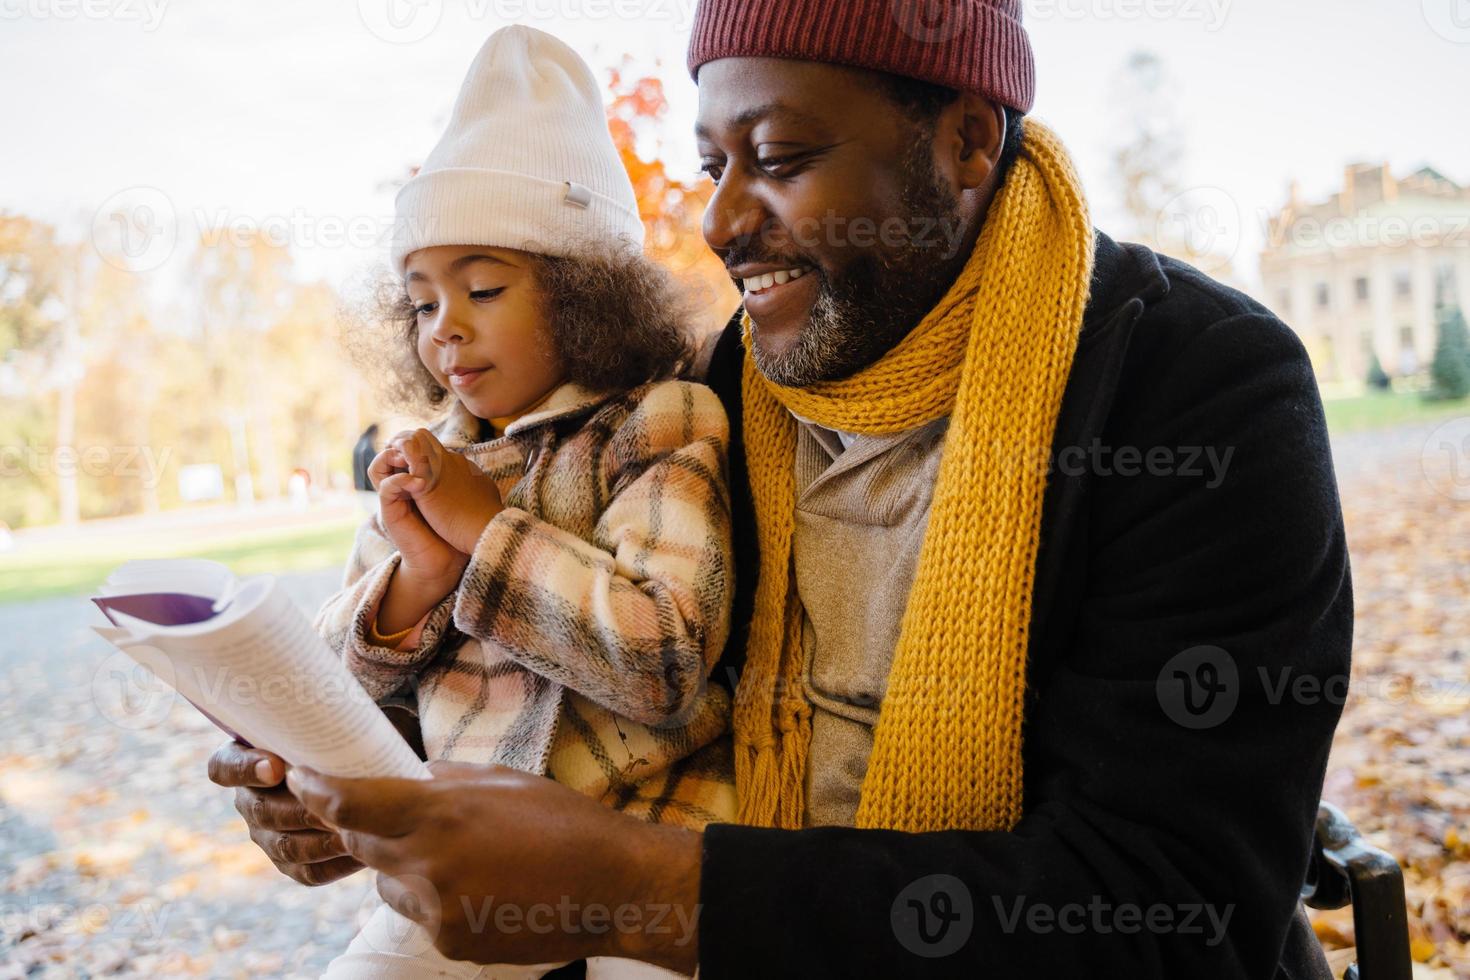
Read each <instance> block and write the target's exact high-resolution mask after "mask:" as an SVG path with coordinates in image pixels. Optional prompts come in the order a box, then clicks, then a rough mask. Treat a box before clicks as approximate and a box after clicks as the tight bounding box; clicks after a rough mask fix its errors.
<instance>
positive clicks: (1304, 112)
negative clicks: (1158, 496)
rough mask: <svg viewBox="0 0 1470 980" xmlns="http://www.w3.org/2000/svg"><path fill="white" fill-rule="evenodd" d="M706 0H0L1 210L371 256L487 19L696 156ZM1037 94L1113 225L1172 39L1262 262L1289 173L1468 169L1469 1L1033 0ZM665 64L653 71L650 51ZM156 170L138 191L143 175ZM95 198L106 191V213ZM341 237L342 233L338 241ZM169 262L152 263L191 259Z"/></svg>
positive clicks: (1199, 173) (1218, 179) (1204, 182)
mask: <svg viewBox="0 0 1470 980" xmlns="http://www.w3.org/2000/svg"><path fill="white" fill-rule="evenodd" d="M691 8H692V0H330V2H328V0H313V2H309V3H308V2H304V0H250V2H248V3H225V2H205V0H171V2H170V0H0V92H3V93H4V95H3V97H0V134H3V136H0V209H5V210H11V211H19V212H21V213H24V214H28V215H32V216H36V217H40V218H43V219H46V220H49V221H52V222H54V223H56V224H58V225H59V226H61V227H62V229H63V231H64V233H65V234H67V235H68V236H69V237H75V238H82V237H85V236H87V235H89V234H90V233H91V228H92V226H93V221H94V216H95V215H96V214H97V213H98V209H99V207H103V206H104V205H108V206H109V207H110V206H111V205H110V204H109V202H116V201H118V200H124V201H127V200H135V199H137V198H138V196H139V195H142V196H143V199H144V200H145V201H147V202H149V203H150V204H155V205H156V206H157V210H158V211H159V212H160V213H161V214H162V215H163V217H164V218H167V217H168V216H169V214H170V212H171V214H172V216H173V217H174V218H175V219H177V222H178V227H180V228H181V229H183V231H182V233H181V237H183V238H184V239H187V238H188V237H190V236H191V235H192V228H193V227H195V226H197V225H199V224H206V225H209V224H218V223H221V222H227V221H241V222H244V223H257V224H266V225H270V226H271V227H274V228H279V229H283V232H282V233H283V234H286V235H288V236H289V238H290V240H291V242H292V247H293V250H294V251H295V253H296V255H297V257H298V259H299V262H300V268H301V269H302V271H303V274H305V275H310V276H323V277H326V278H328V279H329V280H331V281H333V282H334V283H340V282H342V281H343V280H344V279H346V278H348V277H350V276H351V275H352V274H353V273H354V270H357V269H360V268H361V267H362V266H364V265H365V264H367V263H369V262H371V261H372V260H373V258H374V257H375V255H376V254H377V253H376V252H375V250H374V248H373V247H372V239H373V233H374V230H375V229H377V228H378V227H380V226H381V225H382V223H384V222H386V221H387V220H388V218H389V216H391V211H392V193H391V190H390V189H388V188H386V187H385V183H386V182H387V181H389V180H390V179H392V178H395V177H397V176H398V175H400V174H402V173H403V171H404V169H405V168H406V167H407V166H408V165H409V164H410V163H413V162H416V161H418V160H420V159H422V157H423V156H424V154H425V153H427V151H428V150H429V148H430V147H431V146H432V145H433V143H434V141H435V139H436V138H437V136H438V134H439V132H440V129H441V128H442V126H443V123H444V120H445V118H446V116H447V113H448V109H449V106H450V104H451V102H452V101H453V98H454V95H455V92H456V90H457V88H458V86H459V83H460V81H461V79H462V78H463V75H464V72H465V70H466V68H467V67H468V65H469V62H470V60H471V59H472V58H473V56H474V54H475V52H476V50H477V49H478V48H479V46H480V44H481V43H482V42H483V40H484V39H485V37H487V36H488V35H489V34H490V33H491V32H492V31H494V30H495V29H496V28H498V27H500V26H503V25H504V24H506V23H512V22H520V23H527V24H531V25H533V26H536V27H539V28H542V29H544V30H548V31H551V32H553V33H555V34H557V35H559V36H561V37H562V38H564V39H565V40H566V41H567V42H568V43H570V44H571V45H572V46H573V47H575V48H576V49H577V50H578V51H579V52H581V53H582V55H583V56H584V57H585V58H587V60H588V61H589V62H591V63H592V65H593V67H594V69H597V70H599V71H601V70H602V69H603V68H605V67H606V66H609V65H613V64H616V63H618V62H619V61H621V60H622V58H623V57H624V55H631V56H632V57H633V58H634V60H635V62H636V64H637V65H638V66H640V67H642V68H643V69H644V70H647V71H650V72H652V71H657V72H658V73H659V74H660V75H661V77H663V78H664V79H665V81H666V86H667V89H668V91H669V94H670V96H671V98H672V100H673V103H674V114H673V118H672V120H671V123H670V127H669V132H668V134H667V137H668V138H667V141H666V144H665V146H664V147H663V151H662V155H663V157H664V158H665V160H666V161H668V164H669V166H670V167H671V169H673V170H674V171H675V172H677V173H683V174H692V173H693V172H694V171H695V170H696V169H697V158H696V155H695V153H694V145H693V139H692V137H691V136H690V135H689V130H690V127H691V125H692V120H693V114H694V104H695V89H694V86H693V84H692V82H690V81H689V78H688V76H687V74H686V73H685V71H684V68H683V55H684V48H685V45H686V43H687V39H688V32H689V20H690V17H691V13H692V10H691ZM1026 9H1027V25H1028V27H1029V29H1030V32H1031V36H1032V40H1033V43H1034V45H1035V48H1036V56H1037V70H1038V79H1039V90H1038V97H1037V104H1036V108H1035V110H1034V114H1035V115H1036V116H1038V117H1039V118H1041V119H1043V120H1046V121H1047V122H1049V123H1050V124H1051V125H1052V126H1053V127H1054V128H1055V129H1057V130H1058V131H1059V132H1060V134H1061V135H1062V136H1063V138H1064V139H1065V140H1066V141H1067V142H1068V144H1069V145H1070V147H1071V148H1072V151H1073V153H1074V155H1075V156H1076V158H1077V160H1078V163H1079V166H1080V168H1081V171H1082V174H1083V179H1084V181H1085V183H1086V185H1087V187H1088V191H1089V195H1090V197H1091V198H1092V200H1093V202H1094V212H1095V217H1096V220H1097V222H1098V224H1099V225H1100V226H1101V227H1102V228H1103V229H1104V230H1107V229H1108V228H1109V226H1110V223H1113V222H1115V221H1116V219H1117V214H1116V211H1115V202H1116V180H1115V179H1113V177H1112V175H1111V173H1110V166H1109V160H1110V153H1111V150H1112V148H1113V146H1114V145H1115V144H1116V142H1117V140H1118V127H1117V120H1118V119H1119V112H1120V110H1119V107H1118V105H1117V104H1116V103H1117V101H1118V100H1117V85H1116V79H1117V78H1118V75H1119V72H1120V70H1121V68H1122V66H1123V65H1124V64H1125V62H1126V61H1127V59H1128V58H1129V56H1130V54H1132V53H1133V52H1135V51H1137V50H1140V49H1146V50H1150V51H1153V52H1155V53H1156V54H1158V55H1159V56H1161V57H1162V58H1163V59H1164V61H1165V63H1166V65H1167V68H1168V71H1169V72H1170V75H1171V77H1172V79H1173V83H1172V85H1171V90H1172V91H1173V92H1174V95H1175V99H1176V104H1177V107H1178V111H1179V115H1180V118H1181V120H1182V123H1183V137H1184V140H1185V146H1186V148H1187V155H1186V159H1185V160H1184V162H1183V166H1182V172H1181V173H1180V174H1179V176H1178V182H1179V183H1180V184H1181V185H1182V186H1185V187H1200V188H1211V189H1218V191H1217V190H1208V191H1205V192H1204V193H1205V194H1206V195H1207V196H1208V195H1214V196H1215V198H1217V199H1220V200H1223V201H1224V202H1226V203H1227V204H1228V206H1229V207H1233V208H1235V209H1236V211H1237V213H1238V214H1239V233H1238V238H1239V241H1238V246H1237V248H1236V266H1237V270H1238V273H1239V274H1240V275H1241V276H1243V277H1244V278H1246V279H1247V280H1249V279H1251V278H1252V277H1254V275H1255V259H1254V256H1255V253H1256V252H1257V251H1258V249H1259V246H1260V240H1261V224H1262V220H1263V219H1262V215H1263V214H1264V213H1266V212H1268V211H1270V210H1272V209H1274V208H1276V207H1279V206H1280V204H1281V203H1282V201H1283V200H1284V198H1285V195H1286V189H1287V186H1288V182H1289V181H1290V180H1291V179H1292V178H1296V179H1298V180H1299V181H1300V182H1301V185H1302V187H1303V189H1304V191H1305V192H1306V193H1307V194H1309V195H1320V194H1325V193H1329V192H1331V191H1333V190H1335V189H1336V188H1337V186H1338V184H1339V182H1340V180H1341V176H1342V168H1343V166H1344V164H1346V163H1348V162H1351V161H1381V160H1386V161H1388V162H1389V163H1391V164H1392V165H1393V167H1394V168H1395V170H1396V171H1398V172H1405V171H1407V170H1409V169H1410V168H1415V167H1418V166H1420V165H1423V164H1426V163H1427V164H1431V165H1433V166H1435V167H1436V168H1437V169H1439V170H1440V171H1442V172H1444V173H1445V174H1447V175H1449V176H1450V177H1452V178H1454V179H1456V180H1459V181H1460V182H1462V183H1466V182H1470V126H1467V125H1466V119H1467V114H1466V106H1465V101H1466V98H1467V93H1470V0H1377V2H1368V0H1291V2H1289V3H1287V2H1283V0H1027V3H1026ZM656 66H657V67H656ZM139 188H142V189H143V190H139ZM104 213H107V212H106V209H104ZM343 239H351V241H350V242H348V243H347V244H344V243H343V241H342V240H343ZM181 251H182V250H176V252H175V253H173V254H172V255H171V256H169V255H164V256H163V257H162V258H160V259H159V260H158V262H157V271H156V272H155V273H153V275H154V276H155V277H158V278H159V280H160V281H162V280H163V279H164V278H166V277H167V276H168V275H169V274H170V271H171V270H172V273H173V274H174V276H175V277H176V276H177V273H178V271H179V269H180V268H181V264H180V262H179V254H178V252H181Z"/></svg>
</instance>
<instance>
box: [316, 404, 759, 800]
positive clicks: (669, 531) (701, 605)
mask: <svg viewBox="0 0 1470 980" xmlns="http://www.w3.org/2000/svg"><path fill="white" fill-rule="evenodd" d="M435 435H436V436H437V437H438V438H439V440H440V441H441V442H442V443H443V444H444V446H445V448H447V449H449V450H451V451H456V452H461V453H463V454H465V455H466V456H468V457H469V458H470V459H471V460H472V461H474V462H475V463H476V464H477V465H479V467H480V468H481V469H482V470H484V471H485V472H486V473H488V474H490V475H491V476H492V477H493V478H494V479H495V481H496V483H497V484H498V485H499V488H500V492H501V496H502V498H503V500H504V501H505V504H506V508H505V510H504V511H502V512H501V513H500V514H498V515H497V516H496V517H495V518H494V519H493V520H492V521H491V522H490V523H489V524H488V525H487V526H486V528H485V532H484V534H483V535H481V537H480V540H479V542H478V543H477V544H476V546H475V552H474V554H473V555H471V556H470V561H469V566H468V567H467V568H466V570H465V573H464V576H463V578H462V580H461V582H460V586H459V589H458V590H457V591H456V592H455V593H453V594H451V595H449V596H447V597H446V598H445V599H444V601H443V602H441V603H440V604H439V605H438V606H437V607H436V608H434V609H433V610H432V611H431V612H430V613H429V615H428V617H427V619H426V620H425V622H424V624H423V626H422V629H421V630H420V632H419V634H418V638H417V643H416V645H414V646H412V648H409V649H404V647H407V646H408V643H409V642H412V641H413V637H410V638H409V641H407V642H405V643H404V644H401V645H400V648H399V649H389V648H387V647H383V646H379V645H375V644H373V643H372V642H371V641H370V640H369V636H370V633H369V628H370V626H371V625H372V624H373V623H374V622H375V620H376V617H377V610H378V605H379V603H380V602H381V600H382V597H383V594H384V592H385V591H386V589H387V585H388V581H389V579H390V577H391V576H392V574H393V571H394V569H395V568H396V567H397V566H398V561H399V559H398V554H397V552H396V550H395V549H394V548H393V545H392V543H391V542H390V541H389V539H388V538H387V536H386V534H385V533H384V531H383V527H382V524H381V523H380V521H379V518H378V517H377V515H374V516H373V517H372V518H371V519H370V520H369V521H367V522H366V523H365V524H364V525H363V526H362V528H361V529H360V530H359V531H358V535H357V540H356V544H355V546H354V549H353V553H352V556H351V558H350V559H349V560H348V564H347V570H346V575H345V579H344V585H343V588H342V590H341V591H340V592H338V593H337V594H336V595H335V596H333V597H332V598H331V599H329V600H327V602H326V603H325V604H324V606H323V607H322V609H321V611H320V613H318V615H317V619H316V626H317V629H318V631H319V632H320V633H321V634H322V635H323V636H324V637H325V638H326V639H327V641H328V642H329V643H330V644H331V645H332V646H333V648H334V649H336V650H338V651H339V652H340V653H341V654H342V655H343V657H344V658H345V661H346V663H347V666H348V667H349V668H350V669H351V670H352V672H353V673H354V674H355V675H356V676H357V678H358V679H359V680H360V681H361V682H362V684H363V686H364V687H365V688H366V689H367V691H368V693H369V694H370V695H372V696H373V697H374V698H376V699H378V700H380V701H382V700H388V699H391V698H394V697H395V696H396V695H403V694H405V693H412V694H413V695H415V696H416V700H417V710H418V714H419V723H420V728H421V730H422V732H423V738H424V747H425V749H426V750H427V754H428V757H429V758H430V759H431V760H432V759H447V760H456V761H465V762H476V763H492V762H493V763H499V764H501V765H506V766H513V767H515V768H517V769H521V770H524V771H527V772H537V773H545V774H546V775H548V776H550V777H552V778H554V779H556V780H557V781H558V782H561V783H563V784H566V785H569V786H571V787H572V788H574V789H577V790H579V791H580V792H583V793H586V794H588V795H590V796H594V797H596V798H598V799H600V800H602V801H603V802H604V803H606V804H607V805H609V806H611V807H614V808H615V809H619V810H623V811H625V812H628V813H631V814H633V815H635V816H639V817H642V818H643V819H646V820H651V821H655V822H662V823H676V824H682V825H686V826H692V827H696V828H697V827H702V826H703V825H704V824H706V823H709V822H712V821H715V820H726V821H728V820H732V819H733V818H734V813H735V809H734V805H735V794H734V786H733V775H732V764H731V755H730V741H729V716H730V703H729V695H728V694H727V693H726V691H725V689H724V688H723V687H721V686H720V685H718V684H709V683H708V682H707V681H708V676H709V672H710V671H711V670H712V669H713V666H714V664H715V662H716V660H718V658H719V656H720V652H721V650H722V648H723V646H724V643H725V637H726V634H727V632H728V630H729V618H730V602H731V595H732V593H733V591H734V567H733V558H732V547H731V540H730V499H729V489H728V486H727V478H726V466H727V463H726V458H725V452H726V448H727V443H728V438H729V432H728V424H727V421H726V418H725V414H724V410H723V409H722V408H721V406H720V402H719V400H718V399H717V398H716V397H715V395H714V394H713V392H711V391H710V390H709V389H708V388H705V387H704V386H702V385H695V384H689V383H686V382H677V381H669V382H660V383H655V384H651V385H646V386H643V387H641V388H637V389H634V390H632V391H629V392H626V393H622V394H612V395H609V394H597V393H593V392H589V391H587V390H585V389H582V388H580V387H578V386H576V385H572V384H567V385H563V386H562V387H561V388H559V389H557V390H556V391H555V392H553V394H552V396H551V398H550V399H548V401H547V402H546V403H545V404H544V405H543V406H542V407H541V408H540V409H538V410H537V411H536V412H535V413H534V414H532V415H528V416H526V417H524V418H521V419H519V420H517V421H516V422H515V423H513V424H512V425H511V426H510V427H509V428H508V429H507V430H506V433H505V435H504V436H503V437H501V438H498V439H493V440H491V441H488V442H485V441H480V437H481V429H480V420H479V419H477V418H475V417H474V416H473V415H470V414H469V413H468V412H467V411H466V410H465V409H464V408H463V407H462V406H460V405H458V404H456V406H455V408H454V410H453V412H452V413H451V414H450V416H449V417H448V418H447V419H445V420H444V421H443V422H442V423H441V424H440V425H439V426H438V428H437V429H436V430H435Z"/></svg>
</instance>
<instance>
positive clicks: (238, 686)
mask: <svg viewBox="0 0 1470 980" xmlns="http://www.w3.org/2000/svg"><path fill="white" fill-rule="evenodd" d="M92 601H93V602H94V603H96V604H97V607H98V608H99V609H101V610H102V612H103V614H104V615H106V616H107V618H108V620H109V621H110V622H111V623H112V625H111V626H98V627H94V629H95V630H96V631H97V633H98V634H100V635H101V636H102V637H103V638H104V639H106V640H108V641H109V642H110V643H112V644H113V645H114V646H116V647H117V648H118V649H119V650H122V651H123V652H124V653H126V654H127V655H128V656H130V657H131V658H132V659H133V660H135V661H136V662H137V663H138V664H139V665H140V666H142V667H143V668H144V669H145V670H147V671H149V672H150V673H152V674H153V675H154V676H156V677H157V678H158V679H159V680H161V681H163V682H164V683H166V684H168V685H169V686H170V687H172V688H173V689H174V690H175V691H178V692H179V693H180V694H181V695H183V696H184V697H185V698H187V699H188V700H189V701H190V703H192V704H193V705H194V706H195V707H196V708H198V709H199V710H200V711H201V712H203V713H204V714H205V716H206V717H208V718H209V719H210V720H211V721H213V722H214V723H215V724H216V725H218V726H219V727H220V728H222V729H224V731H225V732H226V733H228V734H229V735H231V736H233V737H235V738H236V739H238V740H240V741H242V742H245V743H246V744H249V745H253V746H256V747H258V748H262V749H267V750H269V751H271V752H274V753H276V754H277V755H279V756H280V757H281V758H283V759H285V760H286V761H287V762H288V763H291V764H293V765H301V766H308V767H310V768H312V769H316V770H318V771H320V772H324V773H327V774H329V775H333V776H347V777H362V776H393V777H399V778H407V779H428V778H429V770H428V767H427V766H425V765H424V763H423V762H421V761H420V760H419V758H418V756H416V755H414V752H413V750H412V749H411V748H409V746H408V743H407V742H405V741H404V740H403V738H402V736H400V735H399V734H398V731H397V729H395V728H394V727H393V724H392V722H390V721H389V720H388V719H387V717H386V716H385V715H384V714H383V712H382V709H381V708H379V707H378V706H377V705H376V704H374V703H373V700H372V699H371V698H370V697H368V695H367V692H366V691H364V690H363V689H362V685H360V684H359V683H358V682H357V679H356V678H355V677H353V676H352V674H351V673H349V672H348V670H347V668H346V667H344V666H343V665H342V662H341V660H340V659H339V658H338V657H337V655H336V654H334V653H333V652H332V651H331V650H330V649H329V648H328V647H327V644H326V642H325V641H324V640H322V638H321V637H320V636H318V635H317V634H316V632H315V631H314V630H313V629H312V627H311V624H310V623H309V622H308V621H307V619H306V617H305V616H304V615H303V614H302V612H301V610H299V609H298V608H296V606H295V605H294V604H293V603H292V602H291V599H290V597H288V596H287V595H286V594H285V592H284V591H283V590H282V588H281V586H280V583H279V582H278V581H277V580H276V578H275V577H274V576H271V575H259V576H255V577H253V578H248V579H244V580H243V581H242V580H239V579H236V578H235V576H234V575H233V574H231V573H230V570H229V569H227V568H225V566H223V565H220V564H217V563H216V562H212V561H200V560H193V559H181V560H159V561H132V562H128V563H127V564H125V565H123V566H121V567H120V568H118V569H117V570H116V571H115V572H113V574H112V576H111V577H110V578H109V579H108V580H107V582H106V583H105V584H104V585H103V586H102V589H101V595H98V596H95V597H93V599H92Z"/></svg>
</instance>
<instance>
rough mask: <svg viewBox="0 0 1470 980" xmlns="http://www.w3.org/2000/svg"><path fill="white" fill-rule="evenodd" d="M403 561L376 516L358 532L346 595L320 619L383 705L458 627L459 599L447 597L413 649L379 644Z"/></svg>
mask: <svg viewBox="0 0 1470 980" xmlns="http://www.w3.org/2000/svg"><path fill="white" fill-rule="evenodd" d="M398 562H399V556H398V551H397V549H395V548H394V547H393V543H392V541H390V540H389V539H388V536H387V534H386V533H384V531H383V527H382V524H381V522H380V521H379V519H378V515H376V514H374V515H373V516H372V517H371V518H369V519H368V520H367V521H365V522H364V523H363V524H362V526H361V527H359V528H358V530H357V538H356V540H355V541H354V543H353V546H352V554H351V556H350V557H349V558H348V559H347V568H346V571H345V572H344V573H343V579H342V588H341V590H340V591H338V592H337V593H336V594H335V595H333V596H332V597H331V598H330V599H328V600H327V601H326V602H325V603H323V604H322V607H321V609H320V610H319V611H318V612H317V615H316V620H315V626H316V630H317V633H319V634H320V635H321V636H322V638H323V639H325V640H326V641H327V644H328V645H329V646H330V647H331V648H332V649H333V650H334V651H335V652H336V653H337V654H338V655H340V656H341V657H342V659H343V662H344V663H346V665H347V669H348V670H350V671H352V673H353V675H354V676H355V677H356V678H357V679H358V681H360V682H361V683H362V686H363V688H364V689H365V690H366V691H367V692H368V694H369V695H371V696H372V697H373V699H374V700H377V701H383V700H387V699H389V698H390V696H391V695H393V694H394V692H396V691H397V690H398V689H399V688H400V687H402V686H403V683H404V682H405V681H406V680H408V679H409V678H410V677H411V676H412V675H414V674H415V673H416V672H417V671H418V669H419V668H420V667H422V666H423V665H424V664H426V663H428V661H429V660H430V659H432V658H433V656H434V654H435V653H437V652H438V650H439V644H440V643H441V642H442V641H443V639H444V635H445V632H446V631H447V629H448V628H449V626H450V625H451V623H452V615H453V610H454V596H453V594H450V595H448V596H445V597H444V599H443V600H442V601H441V602H440V603H439V604H438V605H437V606H435V607H434V608H433V609H432V610H430V611H429V614H428V616H427V617H426V619H425V620H424V623H423V627H422V629H421V630H420V631H419V637H418V642H417V643H416V644H415V645H414V646H412V647H411V648H409V649H406V650H404V649H395V648H391V647H386V646H382V645H380V644H377V643H374V642H373V641H372V639H371V636H372V626H373V623H374V622H375V621H376V620H377V617H378V606H379V605H380V604H381V603H382V601H383V595H384V593H386V592H387V591H388V583H389V581H391V580H392V578H393V573H394V571H396V570H397V568H398Z"/></svg>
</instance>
